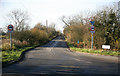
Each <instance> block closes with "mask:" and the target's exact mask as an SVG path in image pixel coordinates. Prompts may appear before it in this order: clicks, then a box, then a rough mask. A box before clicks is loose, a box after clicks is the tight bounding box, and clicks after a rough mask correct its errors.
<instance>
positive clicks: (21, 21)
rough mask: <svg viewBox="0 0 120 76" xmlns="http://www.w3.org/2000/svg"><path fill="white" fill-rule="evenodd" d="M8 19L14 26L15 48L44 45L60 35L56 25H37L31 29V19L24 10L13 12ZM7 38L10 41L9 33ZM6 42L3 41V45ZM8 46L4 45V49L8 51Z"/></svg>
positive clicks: (13, 39)
mask: <svg viewBox="0 0 120 76" xmlns="http://www.w3.org/2000/svg"><path fill="white" fill-rule="evenodd" d="M7 18H8V20H9V22H10V24H12V25H13V26H14V31H13V32H12V42H13V48H20V47H25V46H33V45H39V44H43V43H46V42H47V41H49V40H51V39H53V38H54V37H56V36H57V35H58V34H60V33H59V32H58V31H56V30H55V24H54V23H52V24H51V25H50V26H45V25H43V24H42V23H37V24H36V25H35V26H34V27H33V28H30V26H29V23H30V17H29V15H28V13H27V12H24V11H22V10H13V11H11V12H10V13H9V14H8V15H7ZM6 36H7V37H8V39H9V36H10V34H9V32H7V33H6ZM4 41H7V40H3V44H4ZM8 41H9V40H8ZM7 46H9V44H6V45H5V46H4V45H3V48H5V49H7V48H8V47H7Z"/></svg>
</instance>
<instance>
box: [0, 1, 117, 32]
mask: <svg viewBox="0 0 120 76" xmlns="http://www.w3.org/2000/svg"><path fill="white" fill-rule="evenodd" d="M118 1H119V0H0V11H1V12H0V23H1V24H0V27H5V26H6V24H7V22H6V20H5V18H4V17H5V16H6V14H7V13H9V12H10V11H11V10H14V9H21V10H24V11H27V12H28V13H29V15H30V17H31V22H30V26H31V27H34V25H35V24H37V23H38V22H42V23H43V24H45V22H46V20H48V24H50V23H53V22H54V23H56V24H57V26H56V29H59V30H62V29H63V24H62V22H61V21H60V17H62V16H63V15H65V16H70V15H74V14H79V13H80V12H83V13H84V12H86V11H93V12H94V11H96V10H99V9H100V8H102V6H108V5H111V4H112V3H114V2H118Z"/></svg>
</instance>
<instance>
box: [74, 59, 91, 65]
mask: <svg viewBox="0 0 120 76" xmlns="http://www.w3.org/2000/svg"><path fill="white" fill-rule="evenodd" d="M73 59H74V60H76V61H82V62H85V63H90V64H91V63H92V62H90V61H86V60H82V59H81V60H80V59H77V58H73Z"/></svg>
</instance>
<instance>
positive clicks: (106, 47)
mask: <svg viewBox="0 0 120 76" xmlns="http://www.w3.org/2000/svg"><path fill="white" fill-rule="evenodd" d="M102 48H103V49H110V45H102Z"/></svg>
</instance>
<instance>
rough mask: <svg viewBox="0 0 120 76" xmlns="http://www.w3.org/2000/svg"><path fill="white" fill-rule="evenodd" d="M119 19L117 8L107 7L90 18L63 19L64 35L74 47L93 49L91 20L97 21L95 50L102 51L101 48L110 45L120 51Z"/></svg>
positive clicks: (76, 16)
mask: <svg viewBox="0 0 120 76" xmlns="http://www.w3.org/2000/svg"><path fill="white" fill-rule="evenodd" d="M88 14H89V13H88ZM118 19H119V18H118V10H116V9H115V7H106V8H104V9H102V10H100V11H97V12H96V13H95V14H94V15H91V16H90V17H83V15H74V16H69V17H66V16H63V17H62V18H61V20H62V22H63V23H64V24H65V27H64V35H65V37H66V40H67V41H68V42H69V43H71V44H72V45H73V46H75V47H80V48H90V47H91V33H90V28H91V24H90V20H92V21H95V24H94V27H95V33H94V34H93V36H94V37H93V38H94V40H93V42H94V45H93V47H94V49H102V47H101V46H102V45H103V44H104V45H110V47H111V49H112V50H120V25H119V20H118ZM77 41H79V43H77Z"/></svg>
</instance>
